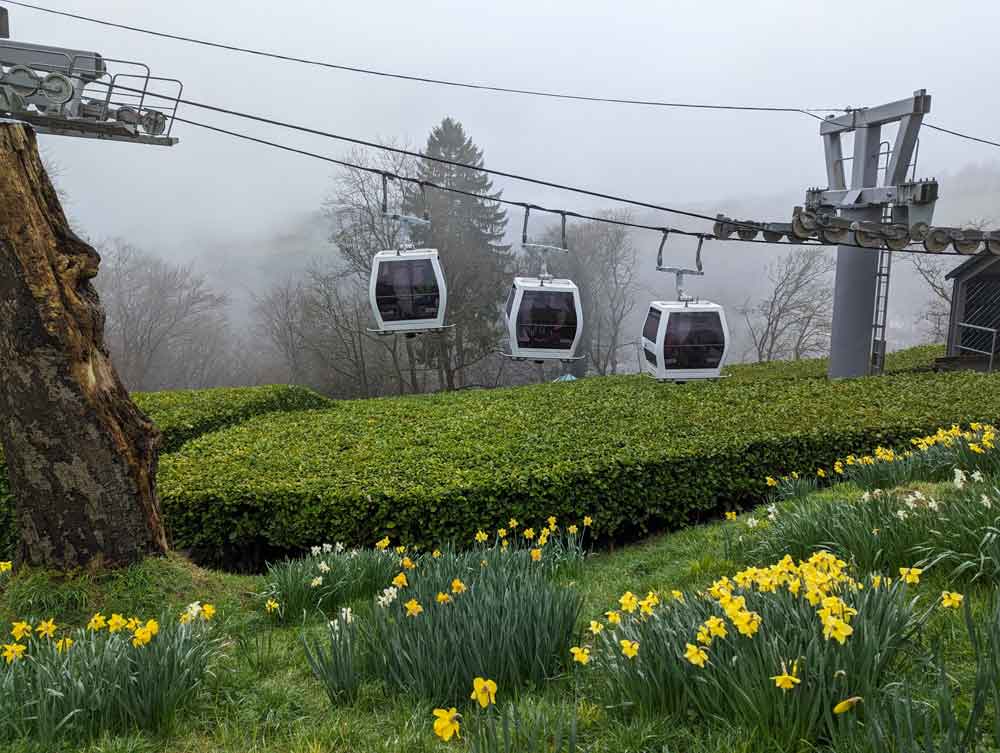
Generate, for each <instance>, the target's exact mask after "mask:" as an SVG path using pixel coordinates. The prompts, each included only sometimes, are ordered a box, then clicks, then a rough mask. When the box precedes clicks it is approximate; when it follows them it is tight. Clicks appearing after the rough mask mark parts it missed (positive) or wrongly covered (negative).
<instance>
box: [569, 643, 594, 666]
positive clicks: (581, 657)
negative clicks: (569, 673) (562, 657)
mask: <svg viewBox="0 0 1000 753" xmlns="http://www.w3.org/2000/svg"><path fill="white" fill-rule="evenodd" d="M569 652H570V653H571V654H572V655H573V661H575V662H577V663H578V664H586V663H587V662H589V661H590V649H589V648H580V647H579V646H573V648H571V649H570V650H569Z"/></svg>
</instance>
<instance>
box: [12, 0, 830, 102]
mask: <svg viewBox="0 0 1000 753" xmlns="http://www.w3.org/2000/svg"><path fill="white" fill-rule="evenodd" d="M3 2H5V3H7V4H8V5H16V6H18V7H21V8H28V9H30V10H35V11H40V12H42V13H51V14H53V15H57V16H63V17H66V18H72V19H75V20H77V21H86V22H88V23H94V24H99V25H101V26H108V27H112V28H115V29H123V30H125V31H134V32H137V33H140V34H148V35H150V36H154V37H160V38H162V39H171V40H174V41H177V42H187V43H189V44H197V45H202V46H204V47H214V48H216V49H220V50H228V51H230V52H241V53H245V54H248V55H256V56H258V57H265V58H272V59H274V60H284V61H286V62H291V63H301V64H303V65H311V66H317V67H320V68H329V69H333V70H339V71H347V72H350V73H360V74H363V75H366V76H378V77H381V78H392V79H399V80H402V81H412V82H416V83H421V84H435V85H438V86H451V87H456V88H461V89H477V90H480V91H490V92H500V93H503V94H518V95H526V96H532V97H546V98H549V99H565V100H577V101H583V102H603V103H607V104H620V105H641V106H646V107H671V108H686V109H695V110H735V111H742V112H794V113H802V114H805V115H809V116H810V117H813V118H817V119H819V120H822V118H821V117H819V116H818V115H815V114H814V113H816V112H844V110H845V108H842V107H813V108H808V107H807V108H800V107H771V106H752V105H719V104H703V103H691V102H665V101H660V100H647V99H627V98H622V97H599V96H587V95H582V94H567V93H563V92H552V91H543V90H538V89H519V88H515V87H508V86H496V85H492V84H482V83H473V82H468V81H450V80H447V79H440V78H431V77H428V76H416V75H410V74H405V73H392V72H389V71H380V70H376V69H373V68H362V67H359V66H353V65H345V64H342V63H331V62H327V61H324V60H314V59H310V58H303V57H297V56H295V55H285V54H282V53H278V52H269V51H267V50H258V49H254V48H251V47H242V46H239V45H234V44H228V43H225V42H213V41H210V40H207V39H198V38H196V37H188V36H183V35H181V34H170V33H168V32H163V31H156V30H154V29H146V28H143V27H140V26H131V25H128V24H121V23H117V22H115V21H108V20H107V19H102V18H94V17H92V16H84V15H81V14H79V13H70V12H68V11H61V10H56V9H54V8H46V7H44V6H41V5H35V4H33V3H25V2H21V0H3Z"/></svg>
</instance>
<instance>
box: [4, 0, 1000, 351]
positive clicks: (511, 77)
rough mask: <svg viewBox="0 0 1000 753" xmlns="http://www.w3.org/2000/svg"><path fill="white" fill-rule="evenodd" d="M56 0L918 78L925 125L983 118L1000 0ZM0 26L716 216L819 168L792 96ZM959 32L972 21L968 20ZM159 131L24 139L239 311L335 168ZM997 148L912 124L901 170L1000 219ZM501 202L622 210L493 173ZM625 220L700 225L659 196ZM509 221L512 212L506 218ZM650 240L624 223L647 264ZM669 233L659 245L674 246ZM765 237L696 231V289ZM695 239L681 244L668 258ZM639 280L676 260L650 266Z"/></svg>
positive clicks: (386, 136) (682, 76)
mask: <svg viewBox="0 0 1000 753" xmlns="http://www.w3.org/2000/svg"><path fill="white" fill-rule="evenodd" d="M45 4H48V5H51V6H52V7H57V8H58V9H60V10H65V11H69V12H77V13H82V14H86V15H91V16H96V17H100V18H105V19H109V20H113V21H115V22H118V23H123V24H130V25H135V26H141V27H148V28H152V29H157V30H161V31H164V32H169V33H174V34H182V35H189V36H195V37H201V38H205V39H209V40H216V41H220V42H226V43H230V44H237V45H241V46H247V47H255V48H260V49H265V50H272V51H275V52H281V53H285V54H290V55H297V56H302V57H308V58H316V59H321V60H328V61H330V62H334V63H340V64H345V65H352V66H359V67H366V68H373V69H379V70H385V71H392V72H398V73H404V74H411V75H419V76H428V77H434V78H442V79H453V80H459V81H468V82H482V83H489V84H493V85H499V86H505V87H516V88H529V89H540V90H550V91H561V92H567V93H573V94H581V95H589V96H606V97H621V98H637V99H656V100H664V101H675V102H692V103H707V104H711V103H719V104H735V105H764V106H776V107H846V106H853V107H858V106H870V105H877V104H880V103H882V102H887V101H892V100H896V99H901V98H904V97H907V96H910V94H911V93H912V92H913V90H915V89H918V88H926V89H927V90H928V92H929V93H930V94H931V95H932V97H933V106H932V112H931V115H930V116H929V117H928V122H932V123H935V124H938V125H941V126H944V127H947V128H951V129H955V130H959V131H966V132H969V133H973V134H977V135H980V136H983V137H985V138H994V139H995V138H997V135H998V133H997V130H996V128H995V125H994V124H995V123H996V122H998V116H1000V100H998V99H997V98H996V97H994V96H991V93H992V92H993V90H994V89H995V88H996V84H997V78H998V76H997V66H996V64H995V62H994V59H995V44H994V40H993V38H992V37H991V36H990V35H989V34H988V33H985V30H986V29H991V28H995V27H996V25H997V22H998V21H1000V4H998V3H992V2H990V3H988V2H983V1H982V0H966V1H963V0H958V1H955V2H950V3H941V2H938V1H937V0H907V1H905V2H904V1H902V0H898V1H891V2H888V1H887V2H879V3H872V2H870V0H864V1H861V0H846V1H844V2H838V3H831V2H812V3H802V2H785V1H778V0H762V1H759V2H755V3H746V2H729V1H727V2H717V3H705V2H697V3H696V2H685V1H676V0H675V1H674V2H670V3H662V2H660V3H654V2H617V3H601V2H573V3H568V2H538V1H537V0H535V1H534V2H530V3H529V2H524V1H522V0H510V1H509V2H505V3H491V4H484V3H468V2H457V1H447V2H442V1H432V2H423V3H400V2H382V3H345V2H335V3H330V2H323V1H322V0H288V1H287V2H284V3H280V4H279V3H260V2H258V3H246V2H236V1H235V0H213V2H204V1H203V0H201V1H196V0H174V2H171V3H166V4H152V3H138V2H134V1H133V2H127V1H126V0H120V1H118V2H114V1H111V0H87V1H86V2H84V1H83V0H47V2H46V3H45ZM10 17H11V18H10V25H11V32H12V33H11V37H12V39H15V40H21V41H30V42H37V43H44V44H52V45H61V46H66V47H72V48H77V49H85V50H94V51H98V52H100V53H101V54H103V55H105V56H106V57H112V58H122V59H131V60H139V61H142V62H145V63H146V64H148V65H149V66H150V67H151V69H152V70H153V73H154V74H156V75H163V76H172V77H177V78H179V79H181V80H183V81H184V84H185V90H184V93H185V97H186V98H189V99H192V100H195V101H201V102H207V103H211V104H214V105H218V106H223V107H229V108H233V109H236V110H241V111H245V112H251V113H255V114H260V115H262V116H266V117H270V118H276V119H281V120H285V121H289V122H293V123H298V124H302V125H306V126H309V127H312V128H319V129H323V130H328V131H333V132H336V133H340V134H344V135H347V136H353V137H359V138H368V139H375V140H380V139H381V140H393V141H394V142H396V143H403V144H409V145H411V146H414V147H416V148H420V147H422V145H423V143H424V141H425V140H426V138H427V133H428V131H429V130H430V129H431V128H432V127H433V126H434V125H436V124H438V123H439V122H440V121H441V119H442V118H443V117H445V116H451V117H453V118H456V119H457V120H459V121H461V122H462V124H463V125H464V127H465V129H466V131H467V133H468V134H469V135H470V136H471V138H472V139H473V140H474V141H475V143H476V144H477V145H478V146H480V147H481V148H482V149H483V150H484V153H485V163H486V166H487V167H492V168H494V169H501V170H505V171H510V172H517V173H522V174H526V175H530V176H537V177H539V178H544V179H546V180H551V181H557V182H561V183H566V184H573V185H578V186H583V187H587V188H591V189H595V190H599V191H602V192H607V193H613V194H620V195H624V196H628V197H635V198H637V199H641V200H645V201H650V202H655V203H659V204H667V205H672V206H677V207H682V208H686V209H694V210H697V211H703V212H706V213H708V214H711V215H714V214H715V213H716V212H725V213H727V214H729V215H731V216H735V217H741V218H753V219H760V220H768V219H770V220H778V221H787V219H788V218H789V217H790V214H791V210H792V207H793V206H794V205H795V204H797V203H801V202H802V200H803V197H804V193H805V189H806V188H807V187H809V186H822V185H825V184H826V176H825V172H824V163H823V154H822V146H821V142H820V138H819V123H818V121H816V120H815V119H813V118H810V117H807V116H805V115H802V114H797V113H763V112H742V111H716V110H700V109H674V108H660V107H642V106H626V105H617V104H602V103H589V102H578V101H562V100H552V99H544V98H539V97H528V96H519V95H514V94H500V93H491V92H483V91H473V90H468V89H457V88H452V87H446V86H438V85H429V84H419V83H414V82H408V81H400V80H394V79H388V78H380V77H372V76H364V75H359V74H355V73H349V72H341V71H334V70H326V69H320V68H315V67H309V66H304V65H299V64H295V63H291V62H282V61H276V60H268V59H264V58H258V57H253V56H248V55H242V54H239V53H234V52H227V51H222V50H216V49H207V48H204V47H199V46H194V45H190V44H185V43H182V42H178V41H171V40H163V39H157V38H153V37H149V36H146V35H141V34H137V33H133V32H129V31H124V30H116V29H111V28H106V27H103V26H97V25H93V24H89V23H83V22H80V21H76V20H71V19H65V18H60V17H57V16H52V15H49V14H45V13H39V12H35V11H31V10H27V9H22V8H17V7H11V8H10ZM977 31H978V33H977ZM181 113H182V114H183V115H184V116H185V117H188V118H191V119H194V120H199V121H203V122H206V123H213V124H218V125H220V126H222V127H226V128H230V129H232V130H237V131H242V132H246V133H249V134H253V135H256V136H260V137H265V138H272V139H274V140H277V141H280V142H282V143H285V144H288V145H291V146H296V147H300V148H305V149H310V150H313V151H317V152H321V153H324V154H328V155H331V156H342V155H343V154H344V152H345V150H346V147H345V145H343V144H341V143H339V142H336V141H332V140H327V139H322V138H318V137H310V136H306V135H303V134H297V133H295V132H291V131H286V130H282V129H278V128H274V127H268V126H262V125H258V124H254V123H249V122H246V121H240V120H237V119H234V118H228V117H225V116H221V115H216V114H212V113H208V112H203V111H198V110H196V109H194V108H190V107H187V108H185V107H182V109H181ZM174 135H176V136H178V137H179V138H180V143H179V144H178V145H177V146H175V147H173V148H158V147H151V146H136V145H130V144H120V143H108V142H98V141H90V140H85V139H69V138H59V137H53V136H43V137H41V142H42V144H43V147H44V149H45V151H46V154H47V156H48V158H49V159H50V160H51V161H52V162H53V163H55V164H57V165H58V166H59V168H60V175H59V183H60V187H61V189H62V191H63V192H64V193H65V195H66V197H67V208H68V211H69V213H70V214H71V216H72V218H73V221H74V223H75V224H76V226H77V227H78V228H79V229H80V230H81V231H82V232H83V233H85V234H86V235H87V236H88V237H90V238H93V239H100V238H107V237H122V238H126V239H128V241H130V242H131V243H133V244H135V245H137V246H140V247H142V248H144V249H146V250H148V251H150V252H152V253H154V254H157V255H159V256H161V257H163V258H165V259H168V260H172V261H189V260H195V261H196V263H197V265H198V267H199V269H202V270H203V271H204V272H205V273H206V274H208V275H209V276H210V278H211V279H212V280H213V281H215V282H216V284H217V285H220V286H222V287H224V288H225V289H226V290H227V292H229V294H230V296H231V298H232V300H233V304H234V314H235V315H236V316H237V318H239V317H242V316H244V315H246V313H247V312H248V311H249V307H250V302H251V301H252V299H253V295H254V294H255V293H258V292H260V290H261V289H262V288H263V287H265V286H266V285H267V284H268V283H269V282H270V281H273V280H274V279H276V278H277V277H280V276H282V275H284V274H287V273H291V272H293V271H295V270H299V269H302V268H304V267H305V266H306V265H307V264H308V262H309V259H310V258H313V257H316V256H323V255H326V254H331V253H333V249H332V247H331V246H330V244H329V242H328V240H327V238H328V229H327V228H326V227H325V225H324V220H323V218H322V216H321V215H320V214H319V211H318V210H319V208H320V206H321V203H322V201H323V198H324V196H326V195H327V193H328V192H329V189H330V184H331V174H332V172H331V169H330V167H331V166H330V165H328V164H325V163H323V162H320V161H317V160H311V159H307V158H305V157H300V156H296V155H292V154H287V153H282V152H278V151H275V150H271V149H268V148H267V147H264V146H260V145H255V144H250V143H244V142H239V141H237V140H234V139H231V138H227V137H225V136H222V135H218V134H213V133H210V132H206V131H203V130H200V129H197V128H194V127H190V126H186V125H184V124H180V123H179V124H177V126H176V128H175V131H174ZM998 158H1000V152H998V150H996V149H994V148H991V147H988V146H985V145H982V144H976V143H973V142H971V141H965V140H961V139H958V138H955V137H953V136H950V135H948V134H944V133H939V132H934V131H930V130H928V129H924V131H923V132H922V135H921V142H920V150H919V164H918V166H917V170H916V173H917V176H918V177H937V178H938V179H939V181H940V182H941V196H942V198H941V201H940V202H939V203H938V214H937V217H936V219H937V220H938V222H941V223H949V222H950V223H955V224H958V223H961V222H963V221H965V220H968V219H970V218H973V217H975V218H983V217H992V218H996V219H1000V161H998ZM496 187H497V188H501V189H503V191H504V196H505V198H508V199H513V200H518V201H529V202H532V203H536V204H541V205H545V206H553V207H560V208H564V209H569V210H574V211H580V212H595V211H600V210H605V209H614V208H620V207H616V206H615V205H613V204H608V203H606V202H599V201H595V200H590V199H588V198H586V197H581V196H577V195H573V194H567V193H561V192H558V191H554V190H550V189H545V188H542V187H539V186H535V185H530V184H524V183H518V182H516V181H506V180H500V179H498V180H497V181H496ZM635 217H636V219H637V220H638V221H642V222H651V223H653V224H657V225H660V224H665V223H671V224H676V225H678V226H679V227H685V228H689V229H700V230H706V231H709V230H710V227H709V226H708V225H707V224H706V223H701V222H699V221H696V220H689V219H683V218H676V217H671V216H667V215H663V214H657V213H655V212H637V213H636V215H635ZM511 220H512V221H511V223H510V225H509V227H508V230H509V231H513V230H514V226H515V225H516V224H518V223H519V221H520V218H519V217H511ZM658 240H659V239H658V237H656V236H655V235H652V234H641V233H638V234H637V235H636V243H637V245H638V246H639V248H640V251H641V258H642V259H644V260H647V261H648V265H649V268H650V269H652V263H653V258H654V254H655V247H656V244H657V243H658ZM683 248H685V246H684V244H681V245H679V246H677V247H676V249H674V250H675V251H676V252H677V253H678V255H680V253H681V250H682V249H683ZM786 250H787V249H782V248H780V247H773V246H764V245H747V244H739V243H716V244H709V246H707V247H706V253H705V259H706V271H707V275H706V277H705V278H704V280H703V281H698V282H697V283H693V284H692V288H693V289H695V290H696V292H698V293H699V294H702V295H706V296H710V297H713V296H714V297H717V298H718V299H720V300H721V301H722V302H724V303H726V304H728V305H738V304H740V303H742V302H743V301H744V300H746V299H748V298H751V297H753V296H756V295H758V294H759V293H760V291H761V290H762V288H763V286H764V284H765V282H766V281H765V274H766V268H767V265H768V264H769V263H770V262H771V261H773V260H774V259H775V258H777V256H779V255H780V254H781V253H783V252H784V251H786ZM684 261H690V259H687V260H685V259H683V258H677V262H681V263H682V262H684ZM646 284H647V286H648V287H649V289H650V292H651V293H653V292H655V293H656V294H657V296H658V297H664V296H666V295H668V294H669V293H670V292H671V291H672V289H673V284H672V280H670V279H666V278H662V277H661V278H656V276H655V275H654V274H650V275H649V279H648V280H646ZM892 296H893V298H892V305H891V323H890V333H889V336H890V341H891V342H892V343H893V344H896V345H901V344H906V343H909V342H915V341H917V340H919V339H920V338H921V334H920V333H919V332H918V331H917V330H916V329H915V327H914V320H915V317H916V316H917V315H918V314H919V310H920V307H921V306H922V304H923V300H924V298H925V297H926V291H925V290H924V289H923V288H922V283H920V282H919V280H917V278H916V277H915V276H914V275H913V274H912V271H911V270H910V269H909V265H908V264H906V263H899V262H897V264H896V270H895V275H894V278H893V287H892Z"/></svg>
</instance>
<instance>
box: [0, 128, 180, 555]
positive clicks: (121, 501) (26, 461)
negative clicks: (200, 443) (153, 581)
mask: <svg viewBox="0 0 1000 753" xmlns="http://www.w3.org/2000/svg"><path fill="white" fill-rule="evenodd" d="M99 264H100V256H98V254H97V252H96V251H94V249H93V248H91V247H90V246H89V245H87V244H86V243H84V242H83V241H82V240H80V239H79V238H78V237H76V235H74V234H73V232H72V231H71V230H70V228H69V224H68V223H67V221H66V216H65V214H64V213H63V210H62V207H61V206H60V204H59V200H58V198H57V197H56V193H55V190H54V189H53V187H52V184H51V182H50V181H49V179H48V176H47V175H46V174H45V170H44V168H43V167H42V163H41V160H40V159H39V155H38V147H37V144H36V141H35V135H34V133H33V132H32V131H31V130H30V129H28V128H26V127H25V126H23V125H19V124H2V123H0V441H2V442H3V450H4V455H5V456H6V463H7V469H8V474H9V477H10V486H11V491H12V492H13V494H14V497H15V499H16V506H17V522H18V526H19V528H20V532H21V538H20V545H19V548H18V560H19V561H22V562H27V563H30V564H37V565H46V566H49V567H55V568H59V569H70V568H75V567H81V566H87V565H92V564H104V565H122V564H127V563H129V562H134V561H136V560H138V559H140V558H142V557H143V556H145V555H146V554H150V553H161V552H165V551H166V549H167V541H166V535H165V534H164V530H163V523H162V519H161V516H160V505H159V500H158V498H157V495H156V464H157V454H158V449H159V445H160V435H159V432H158V430H157V429H156V427H155V426H154V425H153V423H152V422H151V421H150V420H149V419H148V418H147V417H146V416H145V415H144V414H143V413H142V412H141V411H140V410H139V409H138V408H137V407H136V405H135V404H134V403H133V402H132V401H131V399H130V398H129V395H128V392H127V391H126V390H125V387H124V386H123V385H122V383H121V380H120V379H119V378H118V375H117V373H116V372H115V370H114V367H113V366H112V365H111V361H110V360H109V358H108V350H107V348H106V347H105V344H104V310H103V309H102V308H101V303H100V300H99V299H98V296H97V292H96V291H95V290H94V287H93V285H92V284H91V282H90V280H91V279H92V278H93V277H94V276H95V275H96V274H97V269H98V265H99Z"/></svg>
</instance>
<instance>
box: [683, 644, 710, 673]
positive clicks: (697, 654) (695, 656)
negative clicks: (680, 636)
mask: <svg viewBox="0 0 1000 753" xmlns="http://www.w3.org/2000/svg"><path fill="white" fill-rule="evenodd" d="M684 658H685V659H687V660H688V661H689V662H691V663H692V664H694V665H695V666H696V667H704V666H705V662H707V661H708V652H707V651H705V649H703V648H701V647H700V646H696V645H694V644H693V643H688V644H687V645H686V646H685V647H684Z"/></svg>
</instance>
